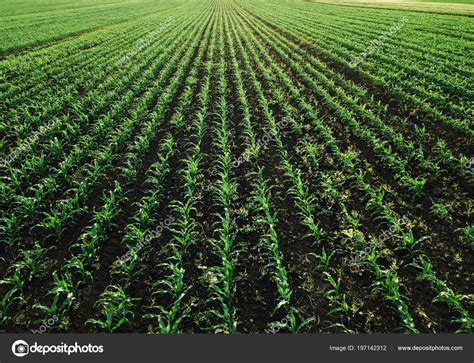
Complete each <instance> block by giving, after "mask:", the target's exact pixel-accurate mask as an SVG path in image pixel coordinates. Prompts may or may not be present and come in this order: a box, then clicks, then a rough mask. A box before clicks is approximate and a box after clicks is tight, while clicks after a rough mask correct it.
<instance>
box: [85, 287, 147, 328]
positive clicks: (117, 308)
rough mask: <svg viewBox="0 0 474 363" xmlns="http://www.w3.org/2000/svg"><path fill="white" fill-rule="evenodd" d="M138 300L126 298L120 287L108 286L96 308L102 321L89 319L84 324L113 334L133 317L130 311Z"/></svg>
mask: <svg viewBox="0 0 474 363" xmlns="http://www.w3.org/2000/svg"><path fill="white" fill-rule="evenodd" d="M137 300H139V299H138V298H131V297H129V296H127V294H126V293H125V291H124V290H123V289H122V287H120V286H115V285H109V286H108V287H107V288H106V290H105V291H104V292H103V293H102V294H101V295H100V297H99V299H98V300H97V302H96V305H95V306H96V307H97V308H98V309H100V313H101V315H102V316H103V318H102V319H89V320H87V321H86V324H92V325H95V326H97V327H98V328H100V329H102V330H103V331H105V332H107V333H113V332H114V331H116V330H118V329H119V328H120V327H121V326H122V325H123V324H125V323H127V322H129V320H130V317H133V316H134V313H133V311H132V309H133V306H134V304H135V301H137Z"/></svg>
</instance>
